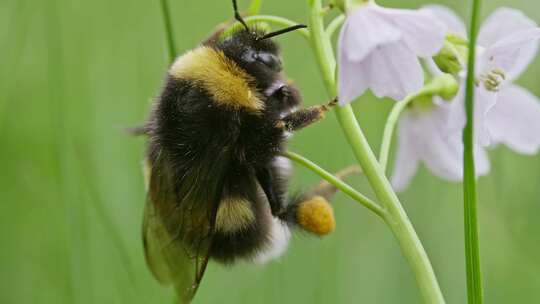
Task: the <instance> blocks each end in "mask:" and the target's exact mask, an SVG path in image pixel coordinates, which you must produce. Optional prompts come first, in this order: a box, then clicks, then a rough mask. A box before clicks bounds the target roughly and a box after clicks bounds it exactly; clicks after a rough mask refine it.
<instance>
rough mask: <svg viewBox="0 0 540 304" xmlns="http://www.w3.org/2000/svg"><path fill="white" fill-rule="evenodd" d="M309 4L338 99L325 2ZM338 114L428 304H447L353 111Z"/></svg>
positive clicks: (316, 44) (318, 48)
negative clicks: (327, 33) (324, 15)
mask: <svg viewBox="0 0 540 304" xmlns="http://www.w3.org/2000/svg"><path fill="white" fill-rule="evenodd" d="M308 4H309V7H310V13H309V25H310V29H311V35H312V40H311V42H312V46H313V49H314V51H315V55H316V58H317V61H318V63H319V67H320V69H321V72H322V76H323V80H324V83H325V86H326V88H327V90H328V93H329V94H330V95H331V96H335V95H336V91H337V90H336V83H335V78H334V74H335V73H334V72H335V58H334V55H333V52H332V46H331V44H330V40H329V39H328V36H327V35H326V34H325V32H324V26H323V21H322V18H321V17H320V11H321V0H308ZM335 113H336V115H337V118H338V121H339V123H340V125H341V128H342V129H343V132H344V133H345V136H346V137H347V140H348V142H349V144H350V145H351V147H352V149H353V152H354V155H355V156H356V159H357V160H358V162H359V164H360V166H361V167H362V169H363V171H364V174H365V175H366V177H367V179H368V181H369V183H370V184H371V186H372V188H373V190H374V191H375V194H376V196H377V198H378V199H379V201H380V202H381V203H382V204H383V206H384V207H385V208H386V210H387V212H386V213H385V217H384V220H385V222H386V223H387V224H388V226H389V227H390V230H391V231H392V232H393V234H394V236H395V237H396V239H397V240H398V243H399V245H400V247H401V250H402V252H403V254H404V256H405V257H406V259H407V261H408V263H409V265H410V266H411V269H412V271H413V272H414V275H415V277H416V280H417V282H418V285H419V287H420V291H421V294H422V297H423V299H424V301H425V303H430V304H432V303H444V298H443V295H442V293H441V291H440V288H439V285H438V282H437V279H436V277H435V273H434V272H433V269H432V267H431V263H430V261H429V259H428V256H427V254H426V252H425V250H424V248H423V246H422V244H421V242H420V240H419V239H418V236H417V235H416V232H415V231H414V228H413V226H412V224H411V222H410V221H409V219H408V217H407V214H406V213H405V211H404V210H403V208H402V206H401V203H400V202H399V199H398V197H397V195H396V194H395V192H394V191H393V189H392V187H391V185H390V183H389V182H388V180H387V179H386V176H385V175H384V172H383V171H382V169H381V167H380V166H379V163H378V161H377V159H376V157H375V155H374V154H373V152H372V151H371V148H370V146H369V143H368V142H367V140H366V138H365V136H364V134H363V132H362V129H361V128H360V126H359V125H358V122H357V121H356V118H355V116H354V113H353V110H352V108H351V107H350V106H349V105H346V106H343V107H336V109H335Z"/></svg>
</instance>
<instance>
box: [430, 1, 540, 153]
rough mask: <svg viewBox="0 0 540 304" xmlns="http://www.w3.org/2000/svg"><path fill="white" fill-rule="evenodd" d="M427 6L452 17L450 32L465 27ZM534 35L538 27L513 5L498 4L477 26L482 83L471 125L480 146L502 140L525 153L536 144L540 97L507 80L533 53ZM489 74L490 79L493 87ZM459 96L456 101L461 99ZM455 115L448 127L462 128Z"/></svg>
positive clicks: (518, 72)
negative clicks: (474, 127)
mask: <svg viewBox="0 0 540 304" xmlns="http://www.w3.org/2000/svg"><path fill="white" fill-rule="evenodd" d="M429 9H430V10H432V12H433V13H434V14H436V15H438V16H440V17H441V19H443V20H451V19H454V20H455V21H453V22H452V23H448V22H447V25H448V26H449V28H450V29H453V31H454V32H457V33H459V32H460V31H461V30H460V29H463V28H464V25H463V24H462V23H461V24H460V22H459V18H458V17H457V16H455V15H453V13H452V11H450V10H448V9H446V8H444V7H437V6H431V7H429ZM443 16H446V17H443ZM451 24H453V25H451ZM463 35H464V34H463ZM538 39H540V28H539V27H538V26H537V25H536V23H535V22H534V21H532V20H531V19H529V18H527V17H526V16H525V15H524V14H523V13H522V12H520V11H518V10H515V9H510V8H499V9H497V10H496V11H495V12H494V13H493V14H491V16H489V17H488V18H487V19H486V21H485V22H484V24H483V25H482V27H481V29H480V32H479V35H478V49H479V52H478V54H477V78H478V79H479V80H480V81H481V82H482V83H481V84H480V85H479V86H478V87H477V89H476V95H477V97H476V98H475V103H476V104H475V113H476V114H477V115H476V117H475V118H476V120H475V124H476V125H477V129H476V131H477V139H478V140H479V141H480V143H481V144H482V145H483V146H493V145H496V144H499V143H503V144H506V145H507V146H508V147H510V148H511V149H513V150H514V151H516V152H519V153H526V154H534V153H536V152H537V151H538V149H539V148H540V103H539V101H540V100H538V98H537V97H536V96H534V95H533V94H532V93H530V92H529V91H527V90H526V89H524V88H522V87H520V86H518V85H515V84H513V83H512V82H513V81H514V80H516V79H517V78H518V77H519V76H520V75H521V74H522V73H523V72H524V71H525V69H526V68H527V66H528V65H529V64H530V63H531V61H532V60H533V59H534V57H535V56H536V53H537V51H538ZM489 78H491V79H492V80H494V81H495V83H496V85H495V87H493V82H491V80H489ZM463 96H464V95H460V96H458V98H457V100H456V101H457V102H459V103H463ZM456 115H457V116H458V118H456V120H455V123H454V126H453V127H454V128H460V127H463V126H464V124H465V114H464V112H463V111H462V110H461V111H458V112H457V113H456Z"/></svg>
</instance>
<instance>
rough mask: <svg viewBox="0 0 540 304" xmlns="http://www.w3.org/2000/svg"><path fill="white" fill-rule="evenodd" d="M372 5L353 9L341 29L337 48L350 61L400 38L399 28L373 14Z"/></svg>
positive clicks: (359, 58)
mask: <svg viewBox="0 0 540 304" xmlns="http://www.w3.org/2000/svg"><path fill="white" fill-rule="evenodd" d="M372 6H373V5H371V4H367V5H363V6H360V7H359V8H357V9H356V10H354V11H353V12H352V13H350V15H349V16H348V17H347V20H346V21H345V24H344V26H343V28H342V29H341V32H340V37H339V46H338V48H339V49H340V52H343V53H345V54H347V55H348V58H349V59H350V60H352V61H361V60H363V59H364V58H365V57H366V56H367V55H368V54H369V53H370V52H371V51H373V50H374V49H375V48H376V47H378V46H380V45H384V44H387V43H393V42H396V41H398V40H400V39H401V33H400V31H399V29H398V28H396V27H395V26H393V25H392V24H391V23H389V22H387V21H386V20H384V19H383V18H381V17H379V16H378V15H377V14H374V13H373V11H372V10H371V7H372Z"/></svg>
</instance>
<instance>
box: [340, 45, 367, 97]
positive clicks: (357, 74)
mask: <svg viewBox="0 0 540 304" xmlns="http://www.w3.org/2000/svg"><path fill="white" fill-rule="evenodd" d="M365 74H366V71H365V69H364V68H363V64H362V62H352V61H351V60H349V59H348V56H347V55H346V54H340V56H339V70H338V96H339V98H338V100H339V104H340V105H345V104H348V103H350V102H351V101H353V100H354V99H355V98H357V97H358V96H361V95H362V94H364V92H365V91H366V89H367V87H368V85H369V83H368V80H367V76H366V75H365Z"/></svg>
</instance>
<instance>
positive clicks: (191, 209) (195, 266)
mask: <svg viewBox="0 0 540 304" xmlns="http://www.w3.org/2000/svg"><path fill="white" fill-rule="evenodd" d="M165 167H166V166H154V168H150V174H149V176H148V200H147V203H146V209H145V214H144V222H143V242H144V248H145V255H146V261H147V263H148V266H149V267H150V269H151V271H152V273H153V274H154V276H155V277H156V279H157V280H158V281H159V282H160V283H162V284H164V285H173V286H174V287H175V289H176V292H177V294H178V296H179V298H180V301H181V303H189V302H190V301H191V299H192V298H193V296H194V295H195V293H196V291H197V288H198V286H199V283H200V282H201V279H202V277H203V274H204V271H205V269H206V265H207V263H208V255H209V250H210V246H211V243H212V236H213V233H212V231H213V229H212V227H213V222H214V219H215V211H214V210H216V209H217V208H213V207H211V206H212V205H213V204H212V199H213V197H214V196H215V194H211V193H205V192H206V191H208V190H204V189H203V187H199V189H196V185H197V181H196V176H195V177H191V178H189V179H187V180H184V181H183V182H182V184H181V185H180V187H175V188H173V184H172V183H171V177H170V174H168V172H167V171H166V170H165ZM156 168H158V169H156ZM173 189H174V191H173Z"/></svg>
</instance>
